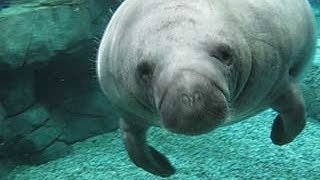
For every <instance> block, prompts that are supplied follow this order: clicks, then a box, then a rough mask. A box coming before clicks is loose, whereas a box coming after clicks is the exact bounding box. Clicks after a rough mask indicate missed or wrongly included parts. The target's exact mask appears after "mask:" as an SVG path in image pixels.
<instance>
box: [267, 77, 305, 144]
mask: <svg viewBox="0 0 320 180" xmlns="http://www.w3.org/2000/svg"><path fill="white" fill-rule="evenodd" d="M283 90H284V91H283V93H282V95H280V97H279V98H278V99H276V101H275V102H274V103H273V104H272V108H273V109H274V110H275V111H277V112H278V113H279V115H278V116H277V117H276V118H275V120H274V122H273V125H272V132H271V140H272V142H273V143H274V144H276V145H284V144H287V143H290V142H291V141H293V139H294V138H295V137H296V136H297V135H299V133H300V132H301V131H302V130H303V128H304V127H305V124H306V117H305V106H304V100H303V97H302V94H301V92H300V90H299V88H298V85H297V83H296V82H290V83H288V85H287V86H285V87H284V89H283Z"/></svg>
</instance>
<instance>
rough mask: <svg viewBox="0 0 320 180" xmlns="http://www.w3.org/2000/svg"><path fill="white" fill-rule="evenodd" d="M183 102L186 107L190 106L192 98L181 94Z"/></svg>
mask: <svg viewBox="0 0 320 180" xmlns="http://www.w3.org/2000/svg"><path fill="white" fill-rule="evenodd" d="M181 102H182V103H183V104H185V105H188V104H190V98H189V96H188V95H186V94H181Z"/></svg>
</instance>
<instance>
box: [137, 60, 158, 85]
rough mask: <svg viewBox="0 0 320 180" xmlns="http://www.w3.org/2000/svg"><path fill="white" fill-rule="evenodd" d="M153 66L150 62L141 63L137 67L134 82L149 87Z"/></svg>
mask: <svg viewBox="0 0 320 180" xmlns="http://www.w3.org/2000/svg"><path fill="white" fill-rule="evenodd" d="M153 71H154V64H152V63H150V62H141V63H140V64H138V66H137V71H136V80H137V82H138V83H140V84H141V83H142V84H143V85H149V84H151V82H152V78H153Z"/></svg>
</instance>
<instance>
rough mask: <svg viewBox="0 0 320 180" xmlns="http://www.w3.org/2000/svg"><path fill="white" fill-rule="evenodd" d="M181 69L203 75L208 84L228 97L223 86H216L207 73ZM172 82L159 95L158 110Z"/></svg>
mask: <svg viewBox="0 0 320 180" xmlns="http://www.w3.org/2000/svg"><path fill="white" fill-rule="evenodd" d="M182 70H183V71H186V72H191V73H194V74H197V75H199V76H202V77H204V78H205V79H207V80H208V81H209V82H210V84H211V85H212V86H213V87H215V88H216V89H217V90H219V91H220V92H221V93H222V94H223V96H224V97H225V98H227V97H228V96H227V93H226V92H225V90H223V88H221V87H220V86H218V85H217V83H215V82H214V81H213V80H212V79H211V78H209V77H208V76H207V75H205V74H202V73H199V72H196V71H194V70H193V69H188V68H184V69H182ZM174 84H175V82H174V81H172V82H170V83H169V85H168V86H166V87H165V90H164V92H163V93H162V95H161V97H160V101H159V103H158V107H157V109H158V110H161V108H162V104H163V101H164V99H165V97H166V96H167V94H168V91H169V89H170V86H171V85H174Z"/></svg>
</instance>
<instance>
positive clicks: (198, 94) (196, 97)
mask: <svg viewBox="0 0 320 180" xmlns="http://www.w3.org/2000/svg"><path fill="white" fill-rule="evenodd" d="M193 97H194V101H196V102H201V101H202V99H203V96H202V93H201V92H196V93H194V95H193Z"/></svg>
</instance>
